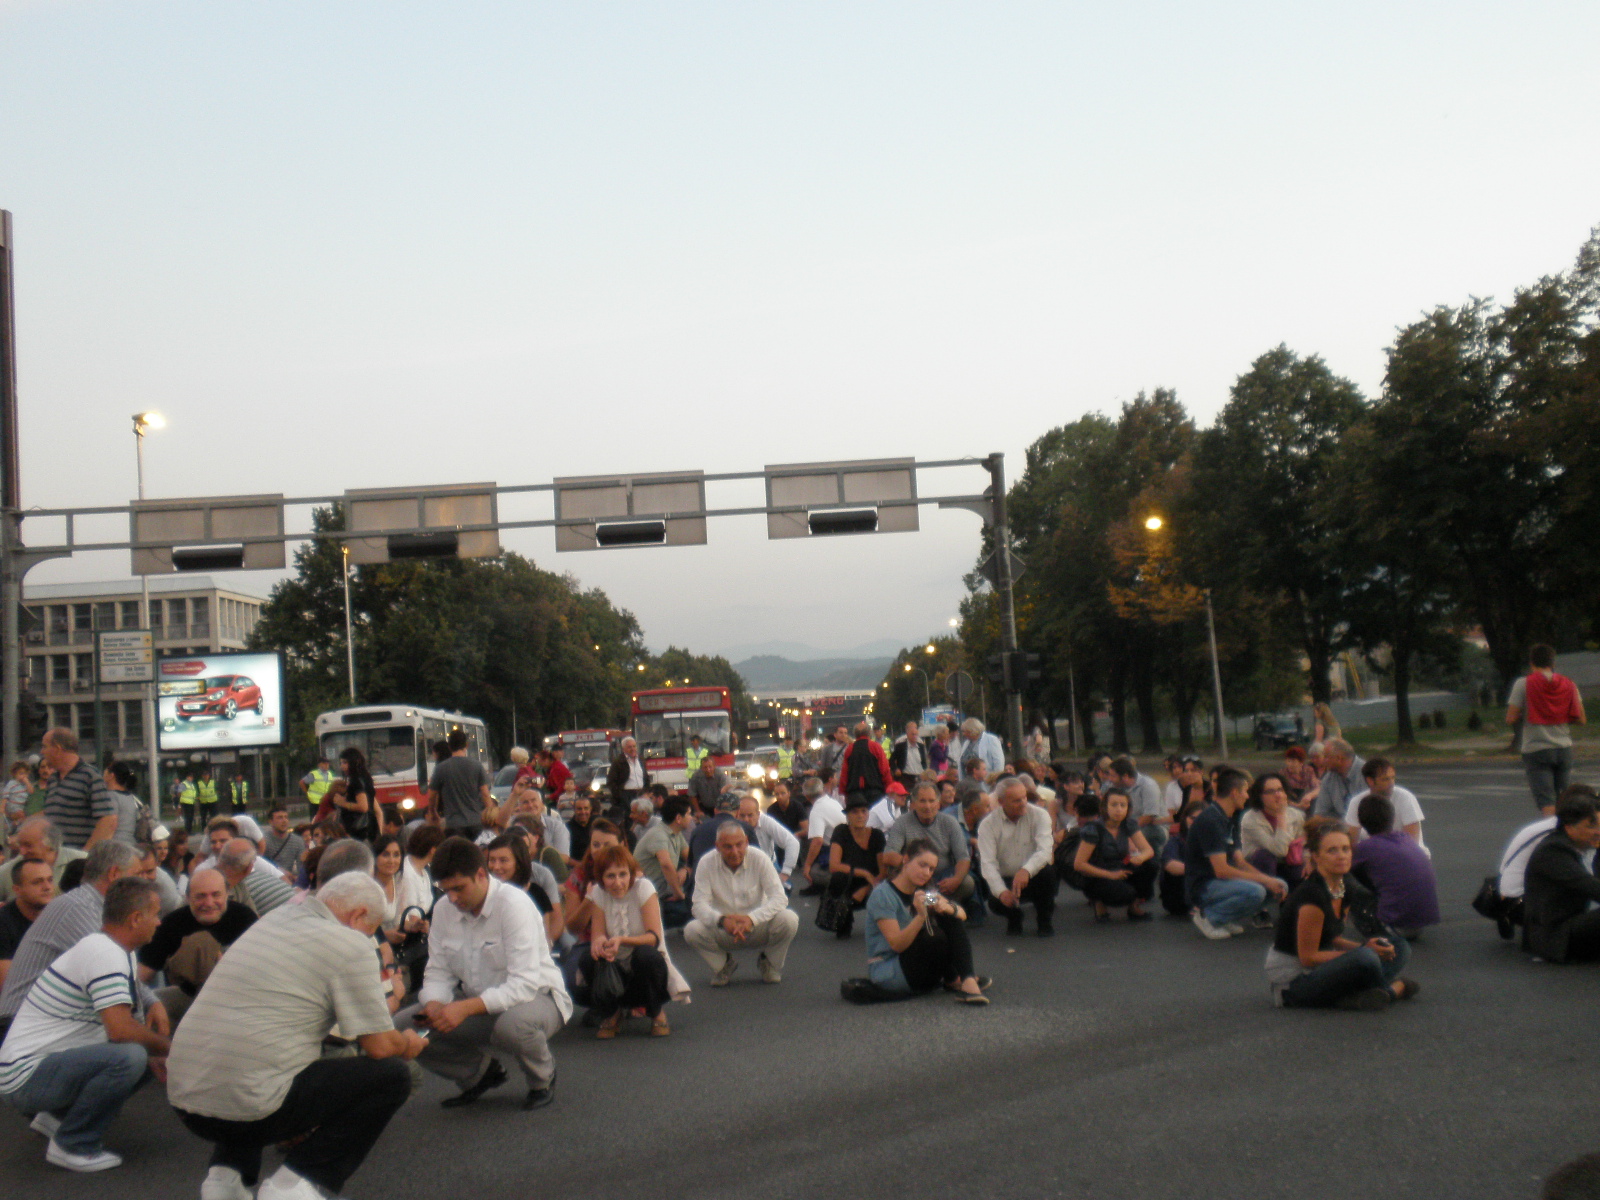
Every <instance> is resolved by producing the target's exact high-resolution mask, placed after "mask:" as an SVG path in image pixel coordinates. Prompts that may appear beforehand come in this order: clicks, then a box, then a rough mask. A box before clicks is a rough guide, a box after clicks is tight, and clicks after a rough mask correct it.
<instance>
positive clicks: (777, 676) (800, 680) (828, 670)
mask: <svg viewBox="0 0 1600 1200" xmlns="http://www.w3.org/2000/svg"><path fill="white" fill-rule="evenodd" d="M897 648H898V647H897ZM892 661H893V660H892V659H891V658H889V657H883V658H816V659H810V660H807V661H804V662H796V661H795V660H794V659H791V658H785V657H783V656H781V655H777V654H759V655H756V656H754V657H752V658H747V659H745V660H744V661H742V662H736V663H734V664H733V667H734V670H736V671H738V672H739V674H740V675H741V676H743V678H744V681H745V686H747V687H749V688H750V689H751V690H752V691H757V692H770V691H773V690H774V689H776V688H793V689H794V690H796V691H811V690H815V689H822V688H869V687H875V686H877V684H878V682H879V681H880V680H882V679H883V676H884V673H885V672H886V671H887V670H888V669H889V664H890V663H891V662H892Z"/></svg>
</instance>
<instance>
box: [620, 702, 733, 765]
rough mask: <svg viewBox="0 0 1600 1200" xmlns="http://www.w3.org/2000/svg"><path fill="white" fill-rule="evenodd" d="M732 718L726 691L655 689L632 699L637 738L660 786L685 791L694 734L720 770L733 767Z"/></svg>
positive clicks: (640, 751) (640, 750)
mask: <svg viewBox="0 0 1600 1200" xmlns="http://www.w3.org/2000/svg"><path fill="white" fill-rule="evenodd" d="M732 721H733V714H732V706H731V705H730V703H729V700H728V689H727V688H725V687H696V688H654V689H652V690H650V691H646V692H635V693H634V694H633V737H634V740H635V741H636V742H638V743H639V757H640V758H642V759H644V763H645V769H646V770H647V771H649V772H650V776H651V779H652V780H653V781H654V782H656V783H664V784H666V785H667V786H668V787H669V788H672V789H674V790H678V791H682V790H684V788H685V787H686V785H687V783H688V772H687V771H686V770H685V769H684V757H683V752H684V749H685V748H686V747H687V746H688V745H689V738H690V737H691V736H692V735H693V734H697V733H698V734H699V735H700V746H701V749H703V750H708V751H710V753H711V755H712V757H713V758H714V759H715V761H716V764H717V766H719V767H732V766H733V725H732Z"/></svg>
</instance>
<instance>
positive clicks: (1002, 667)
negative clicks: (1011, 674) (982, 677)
mask: <svg viewBox="0 0 1600 1200" xmlns="http://www.w3.org/2000/svg"><path fill="white" fill-rule="evenodd" d="M984 666H985V668H986V669H987V671H988V675H989V682H990V683H998V684H1000V685H1001V686H1002V687H1004V686H1005V682H1006V656H1005V655H1004V654H991V655H989V657H988V658H987V659H986V660H984Z"/></svg>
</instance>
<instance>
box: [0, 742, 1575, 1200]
mask: <svg viewBox="0 0 1600 1200" xmlns="http://www.w3.org/2000/svg"><path fill="white" fill-rule="evenodd" d="M1597 774H1600V771H1597V769H1596V766H1595V765H1594V764H1590V765H1588V766H1587V767H1584V768H1581V769H1580V771H1579V777H1580V778H1584V779H1590V780H1593V779H1594V778H1595V777H1596V776H1597ZM1401 782H1402V783H1404V784H1406V785H1408V786H1410V787H1411V788H1412V789H1413V790H1414V791H1415V792H1416V793H1417V794H1418V796H1419V797H1420V798H1421V800H1422V802H1423V806H1424V809H1425V811H1426V813H1427V818H1428V819H1427V824H1426V825H1425V827H1424V829H1425V837H1426V840H1427V842H1428V845H1429V847H1430V848H1431V850H1432V851H1433V856H1434V864H1435V866H1436V868H1437V870H1438V873H1439V878H1440V892H1441V901H1442V904H1443V907H1444V923H1443V925H1441V926H1440V927H1438V928H1436V929H1432V930H1429V931H1428V932H1427V933H1426V935H1425V936H1424V938H1423V939H1422V941H1421V942H1419V943H1418V945H1417V946H1416V947H1415V954H1414V957H1413V960H1412V966H1411V968H1410V970H1409V972H1408V973H1409V974H1411V975H1413V976H1415V977H1416V978H1417V979H1418V980H1419V981H1420V982H1421V983H1422V985H1423V989H1424V990H1423V994H1422V995H1421V996H1420V997H1419V999H1418V1000H1417V1001H1416V1003H1414V1004H1407V1005H1401V1006H1398V1007H1396V1008H1394V1009H1392V1010H1390V1011H1389V1012H1387V1013H1384V1014H1379V1015H1367V1014H1358V1013H1343V1012H1305V1011H1291V1010H1278V1009H1274V1008H1273V1007H1272V1006H1271V1003H1270V1000H1269V998H1268V992H1267V987H1266V984H1265V982H1264V978H1263V975H1262V971H1261V962H1262V957H1263V955H1264V954H1265V952H1266V945H1267V935H1266V934H1264V933H1253V934H1250V935H1248V936H1246V937H1242V938H1237V939H1234V940H1233V941H1229V942H1222V943H1210V942H1206V941H1204V940H1202V939H1201V938H1200V936H1199V935H1198V934H1197V933H1196V931H1195V930H1194V928H1193V927H1192V926H1191V925H1190V924H1189V922H1188V921H1186V920H1176V919H1172V918H1167V917H1164V916H1163V917H1158V918H1157V920H1156V921H1154V922H1152V923H1150V924H1148V925H1143V926H1138V925H1127V924H1125V923H1122V922H1120V921H1116V922H1114V923H1112V924H1110V925H1099V926H1097V925H1095V924H1093V922H1092V920H1091V918H1090V915H1089V910H1088V909H1087V908H1086V907H1084V906H1083V905H1082V904H1081V902H1080V901H1079V898H1078V897H1077V895H1076V893H1068V892H1063V898H1064V901H1065V903H1064V905H1063V907H1062V909H1060V910H1059V911H1058V913H1057V919H1056V926H1057V931H1058V932H1057V936H1056V937H1055V938H1054V939H1052V940H1048V941H1047V940H1041V939H1038V938H1035V937H1033V936H1031V934H1030V935H1029V936H1026V937H1024V938H1010V939H1008V938H1006V937H1004V936H1003V934H1002V932H1001V930H1000V929H999V928H998V927H997V926H998V925H999V922H996V921H994V920H991V921H990V922H989V923H988V925H987V926H986V927H985V929H983V930H982V931H980V932H979V933H977V934H976V936H975V945H976V953H977V958H978V969H979V970H980V971H981V972H983V973H985V974H990V975H993V976H994V977H995V985H994V988H993V992H992V996H993V1001H994V1002H993V1004H992V1005H991V1006H990V1007H989V1008H987V1009H967V1008H963V1007H960V1006H958V1005H956V1004H954V1003H953V1002H951V1001H949V1000H948V999H947V998H946V997H944V996H942V995H940V996H937V997H927V998H920V999H917V1000H912V1001H907V1002H904V1003H899V1004H890V1005H882V1006H876V1007H869V1008H857V1007H854V1006H852V1005H848V1004H845V1003H843V1002H842V1001H841V1000H840V999H839V995H838V984H839V980H840V979H841V978H843V977H844V976H846V975H859V974H862V973H864V972H863V959H864V954H863V947H862V939H861V933H860V928H859V923H858V927H857V932H856V935H855V937H854V939H853V940H852V941H850V942H847V943H840V942H836V941H835V940H834V938H833V937H832V935H828V934H823V933H821V932H820V931H818V930H817V929H816V928H815V927H814V926H813V925H812V924H811V918H812V916H813V915H814V912H815V909H814V902H813V901H806V900H801V901H797V903H799V904H800V905H802V906H803V907H802V909H801V917H802V923H801V933H800V937H799V938H798V939H797V942H796V944H795V947H794V950H793V952H792V953H791V955H790V958H789V965H788V970H787V972H786V977H785V979H784V982H783V983H782V984H781V985H779V986H776V987H768V986H763V985H762V984H760V983H759V982H757V980H756V972H755V970H754V963H753V962H752V963H747V964H746V965H745V967H744V968H743V969H742V970H741V971H740V972H739V974H738V975H737V976H735V981H734V984H733V986H731V987H729V988H728V989H726V990H725V991H713V990H712V989H711V988H710V987H708V986H706V980H707V977H708V974H709V972H708V971H707V969H706V967H705V965H704V963H703V962H701V961H700V959H699V957H698V956H697V955H695V954H694V953H693V952H692V951H689V950H688V949H687V948H686V947H684V946H683V944H682V942H681V940H680V939H678V938H676V937H674V938H672V939H671V941H670V946H671V949H672V952H673V955H674V958H675V960H676V961H677V962H678V963H679V965H680V967H681V968H682V969H683V971H684V973H685V974H686V975H687V976H688V978H689V980H690V982H691V984H693V985H694V988H695V994H694V1000H693V1003H692V1004H691V1005H689V1006H687V1007H685V1006H681V1005H673V1006H671V1007H670V1008H669V1013H670V1014H671V1016H672V1019H673V1024H674V1028H675V1032H674V1034H673V1036H672V1037H671V1038H669V1039H666V1040H664V1041H652V1040H651V1039H650V1038H648V1037H647V1036H645V1035H644V1022H642V1021H641V1022H638V1023H637V1027H636V1028H634V1029H632V1030H630V1031H629V1032H628V1033H625V1034H624V1036H622V1037H620V1038H618V1039H617V1040H616V1041H614V1042H605V1043H602V1042H597V1041H595V1040H593V1037H592V1034H591V1032H590V1031H588V1030H583V1029H581V1028H579V1027H577V1026H576V1025H574V1026H573V1027H572V1028H570V1029H569V1030H567V1031H566V1032H564V1033H563V1034H562V1035H561V1036H560V1037H559V1038H558V1039H557V1041H556V1043H555V1052H556V1056H557V1060H558V1063H559V1069H560V1082H559V1088H558V1094H557V1096H558V1098H557V1101H556V1103H555V1104H554V1105H553V1106H552V1107H551V1108H548V1109H545V1110H544V1111H542V1112H537V1113H533V1114H524V1113H522V1112H520V1111H519V1110H518V1108H517V1106H516V1101H517V1100H518V1099H520V1095H521V1090H520V1088H518V1087H515V1086H512V1087H507V1088H504V1089H502V1090H501V1091H499V1092H497V1093H492V1094H491V1095H490V1096H489V1097H486V1098H485V1099H484V1100H483V1101H481V1102H480V1103H479V1104H478V1105H477V1106H476V1107H474V1108H472V1109H469V1110H466V1111H462V1112H446V1111H444V1110H441V1109H440V1108H439V1105H438V1102H439V1100H440V1099H442V1098H443V1097H445V1096H446V1095H448V1094H449V1091H448V1090H447V1088H446V1086H445V1085H444V1084H442V1083H441V1082H440V1081H438V1080H435V1079H432V1078H430V1080H429V1082H428V1083H427V1085H426V1086H425V1087H424V1089H423V1090H422V1091H421V1092H420V1093H419V1094H418V1095H417V1096H415V1097H414V1098H413V1099H412V1101H411V1103H410V1104H408V1105H407V1106H406V1108H405V1109H403V1110H402V1111H401V1112H400V1114H399V1115H398V1116H397V1117H396V1118H395V1120H394V1122H393V1123H392V1124H391V1125H390V1126H389V1130H388V1132H387V1134H386V1135H385V1137H384V1139H383V1140H382V1141H381V1142H380V1143H379V1146H378V1151H377V1153H376V1154H375V1155H374V1156H373V1158H371V1159H369V1160H368V1163H367V1165H366V1166H365V1167H364V1168H363V1169H362V1171H361V1172H360V1173H359V1174H358V1175H357V1176H356V1177H355V1179H354V1180H352V1182H351V1185H350V1186H349V1188H348V1189H347V1192H348V1194H349V1195H350V1196H351V1197H386V1198H387V1200H410V1198H412V1197H416V1198H419V1200H421V1198H427V1200H431V1198H433V1197H478V1196H483V1197H490V1196H492V1197H494V1198H495V1200H522V1198H524V1197H526V1198H532V1197H541V1198H543V1197H563V1198H565V1197H589V1196H609V1197H617V1196H623V1197H627V1196H669V1195H670V1196H680V1195H681V1196H688V1197H696V1198H701V1197H704V1198H708V1200H709V1198H718V1200H720V1198H723V1197H727V1198H729V1200H732V1198H734V1197H739V1198H740V1200H748V1198H749V1197H751V1196H756V1197H830V1198H833V1197H862V1196H870V1197H882V1198H888V1197H902V1196H904V1197H919V1198H928V1197H934V1198H941V1197H958V1196H959V1197H963V1198H970V1197H997V1196H1017V1197H1025V1198H1029V1200H1032V1198H1036V1197H1069V1198H1072V1200H1078V1198H1083V1197H1093V1198H1095V1200H1120V1198H1124V1197H1126V1198H1128V1200H1133V1198H1138V1200H1160V1198H1164V1197H1173V1198H1180V1197H1181V1198H1189V1197H1241V1198H1246V1197H1247V1198H1249V1200H1268V1198H1272V1197H1295V1198H1296V1200H1301V1198H1303V1197H1305V1196H1307V1195H1322V1194H1331V1195H1337V1196H1349V1197H1361V1198H1363V1200H1373V1198H1386V1197H1397V1198H1400V1197H1404V1198H1407V1200H1412V1198H1417V1197H1494V1198H1502V1197H1503V1198H1507V1200H1510V1198H1512V1197H1531V1196H1536V1195H1537V1194H1538V1191H1539V1183H1540V1181H1541V1180H1542V1179H1543V1177H1544V1176H1545V1175H1547V1174H1548V1173H1549V1172H1550V1171H1551V1170H1553V1169H1554V1168H1555V1167H1556V1166H1558V1165H1559V1164H1561V1163H1562V1162H1565V1161H1566V1160H1568V1159H1571V1158H1573V1157H1576V1156H1577V1155H1580V1154H1584V1153H1589V1152H1591V1151H1595V1150H1600V1133H1597V1131H1596V1129H1595V1122H1594V1117H1593V1113H1594V1110H1595V1107H1596V1104H1597V1101H1600V1079H1597V1073H1596V1071H1595V1069H1594V1047H1595V1038H1594V1033H1593V1022H1594V1013H1595V997H1596V992H1597V988H1600V968H1595V967H1555V966H1548V965H1543V964H1536V963H1533V962H1531V961H1529V960H1528V959H1527V958H1526V957H1525V956H1524V955H1523V954H1522V953H1521V952H1520V951H1518V950H1516V949H1515V948H1514V947H1513V946H1512V945H1510V944H1508V943H1504V942H1501V941H1500V940H1499V938H1498V937H1497V935H1496V934H1495V931H1494V928H1493V926H1491V925H1490V924H1489V923H1488V922H1487V921H1485V920H1483V919H1482V918H1480V917H1478V916H1477V915H1476V914H1475V913H1473V912H1472V910H1471V909H1470V908H1469V907H1468V901H1469V899H1470V898H1471V896H1472V895H1473V893H1474V891H1475V890H1476V887H1477V884H1478V882H1479V881H1480V880H1481V879H1482V877H1483V876H1484V875H1485V874H1486V873H1487V872H1488V871H1489V870H1490V869H1491V868H1492V865H1493V862H1494V860H1495V858H1496V857H1497V855H1498V853H1499V849H1500V847H1501V845H1502V843H1503V842H1504V840H1505V838H1506V836H1507V835H1508V834H1509V833H1510V831H1511V830H1512V829H1513V828H1514V827H1515V826H1517V825H1518V824H1520V823H1522V822H1524V821H1526V820H1528V819H1531V817H1532V815H1533V809H1532V805H1531V803H1530V802H1529V800H1528V798H1527V793H1526V790H1525V788H1524V786H1523V783H1522V779H1521V774H1520V771H1519V770H1518V769H1517V768H1516V767H1515V766H1512V765H1508V764H1484V765H1473V766H1467V767H1459V766H1455V767H1415V768H1410V769H1408V770H1407V771H1406V772H1405V773H1404V774H1403V775H1402V778H1401ZM1031 927H1032V920H1031V917H1030V920H1029V928H1030V929H1031ZM108 1143H109V1145H110V1146H111V1147H112V1148H114V1149H116V1150H117V1151H118V1152H120V1153H121V1154H123V1155H124V1156H125V1157H126V1160H127V1161H126V1164H125V1165H124V1166H123V1167H122V1168H120V1169H118V1170H116V1171H111V1172H108V1173H106V1174H104V1175H98V1176H88V1177H79V1176H70V1175H67V1174H65V1173H64V1172H61V1171H58V1170H56V1169H54V1168H52V1167H49V1166H46V1165H45V1164H44V1161H43V1142H42V1141H41V1140H40V1139H38V1138H36V1137H34V1136H33V1135H32V1134H30V1133H28V1132H27V1130H26V1125H25V1122H24V1121H23V1120H22V1118H21V1117H20V1116H19V1115H17V1114H15V1113H13V1112H11V1110H9V1109H7V1110H0V1178H3V1179H4V1180H5V1181H6V1185H7V1186H6V1192H7V1194H9V1195H12V1196H18V1197H23V1196H26V1197H28V1198H29V1200H54V1198H57V1197H62V1198H65V1197H71V1198H72V1200H98V1198H100V1197H107V1198H110V1197H115V1198H116V1200H143V1198H145V1197H152V1198H155V1197H160V1198H161V1200H168V1198H170V1197H174V1196H180V1197H181V1196H194V1195H197V1194H198V1186H199V1181H200V1179H201V1177H202V1176H203V1174H204V1170H205V1167H204V1163H205V1156H206V1148H205V1147H204V1146H203V1145H202V1144H201V1143H200V1142H199V1141H197V1140H196V1139H195V1138H193V1137H191V1136H190V1135H189V1134H188V1133H187V1132H186V1131H185V1130H184V1129H183V1128H182V1127H181V1126H180V1125H179V1124H178V1123H177V1121H176V1120H175V1119H174V1118H173V1117H172V1115H171V1113H170V1111H169V1110H168V1109H167V1108H166V1106H165V1103H164V1100H163V1097H162V1094H161V1089H160V1088H159V1087H150V1088H147V1089H145V1091H144V1092H142V1093H141V1094H140V1095H139V1096H137V1097H136V1098H135V1099H134V1101H133V1102H131V1103H130V1104H129V1106H128V1107H127V1108H126V1109H125V1110H124V1112H123V1115H122V1117H121V1118H120V1119H119V1121H118V1122H117V1124H116V1125H115V1126H113V1128H112V1131H111V1134H110V1137H109V1138H108Z"/></svg>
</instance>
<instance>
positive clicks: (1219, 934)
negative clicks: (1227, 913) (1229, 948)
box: [1194, 909, 1233, 942]
mask: <svg viewBox="0 0 1600 1200" xmlns="http://www.w3.org/2000/svg"><path fill="white" fill-rule="evenodd" d="M1194 927H1195V928H1196V929H1198V930H1199V931H1200V932H1201V933H1203V934H1205V935H1206V936H1207V937H1208V938H1210V939H1211V940H1212V941H1213V942H1224V941H1227V940H1228V939H1229V938H1231V937H1232V936H1233V934H1231V933H1229V932H1228V931H1227V930H1226V929H1221V928H1218V927H1217V926H1215V925H1213V924H1212V923H1211V922H1210V921H1208V920H1206V917H1205V914H1204V913H1202V912H1201V911H1200V910H1199V909H1195V913H1194Z"/></svg>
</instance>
